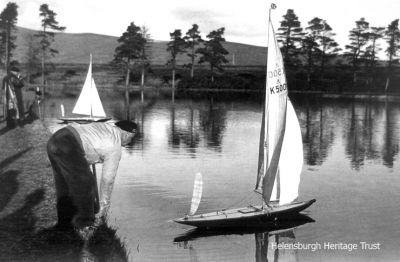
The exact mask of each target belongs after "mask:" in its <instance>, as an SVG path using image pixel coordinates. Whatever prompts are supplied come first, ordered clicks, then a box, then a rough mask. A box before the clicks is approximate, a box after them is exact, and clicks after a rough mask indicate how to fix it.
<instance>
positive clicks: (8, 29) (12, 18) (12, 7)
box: [0, 2, 18, 72]
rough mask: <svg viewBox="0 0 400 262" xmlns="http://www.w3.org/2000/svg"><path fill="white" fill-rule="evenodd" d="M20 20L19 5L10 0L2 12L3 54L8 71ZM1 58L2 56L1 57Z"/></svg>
mask: <svg viewBox="0 0 400 262" xmlns="http://www.w3.org/2000/svg"><path fill="white" fill-rule="evenodd" d="M17 20H18V5H17V4H16V3H12V2H9V3H8V4H7V6H6V7H5V8H4V10H3V11H2V12H1V14H0V29H1V31H2V32H1V39H2V41H1V48H0V52H1V56H2V57H3V59H4V69H5V71H6V72H7V71H8V69H9V65H10V59H11V57H12V50H14V49H15V48H16V45H15V39H16V37H15V36H14V35H13V31H14V30H16V24H17ZM0 59H1V58H0Z"/></svg>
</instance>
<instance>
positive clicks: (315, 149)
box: [296, 99, 335, 166]
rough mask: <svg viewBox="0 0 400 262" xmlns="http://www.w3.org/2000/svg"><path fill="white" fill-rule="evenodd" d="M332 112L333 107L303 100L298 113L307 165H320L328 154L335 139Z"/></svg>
mask: <svg viewBox="0 0 400 262" xmlns="http://www.w3.org/2000/svg"><path fill="white" fill-rule="evenodd" d="M300 108H301V107H300ZM296 109H297V108H296ZM333 113H335V111H334V108H329V107H326V106H324V105H322V104H318V103H315V101H313V100H311V101H310V99H306V100H305V101H304V108H303V110H302V111H300V113H298V115H299V121H300V123H301V124H302V127H303V130H302V131H303V132H302V135H303V143H304V151H305V161H306V163H307V164H308V165H311V166H314V165H321V164H322V163H323V162H324V160H325V159H326V158H327V156H328V152H329V150H330V148H331V146H332V144H333V142H334V139H335V131H334V128H335V127H334V123H333V122H332V115H333Z"/></svg>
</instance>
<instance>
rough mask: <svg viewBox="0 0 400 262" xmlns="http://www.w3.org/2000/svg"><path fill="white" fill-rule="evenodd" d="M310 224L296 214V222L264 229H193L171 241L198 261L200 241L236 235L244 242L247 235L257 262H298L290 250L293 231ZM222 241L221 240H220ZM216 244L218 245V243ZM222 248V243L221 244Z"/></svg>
mask: <svg viewBox="0 0 400 262" xmlns="http://www.w3.org/2000/svg"><path fill="white" fill-rule="evenodd" d="M313 222H315V221H314V220H313V219H311V218H310V217H308V216H305V215H298V217H297V219H296V220H290V221H281V222H280V223H279V224H275V225H269V226H266V227H263V228H235V229H215V230H205V229H194V230H190V231H188V232H187V233H185V234H183V235H181V236H178V237H176V238H175V239H174V242H175V243H177V244H178V246H179V247H182V248H184V249H187V250H188V251H189V256H190V261H199V258H198V256H197V251H196V246H197V241H198V240H199V239H201V238H207V237H218V236H224V239H227V240H228V241H229V236H233V235H237V236H242V237H241V238H243V241H246V240H247V237H246V236H247V235H254V246H255V256H254V257H255V261H256V262H268V261H276V262H278V261H298V256H297V250H296V249H295V248H290V246H293V244H294V243H295V242H296V236H295V230H296V229H297V228H298V227H300V226H302V225H305V224H307V223H313ZM221 241H223V240H222V239H221ZM218 243H221V242H220V241H218ZM279 244H284V245H286V247H288V246H289V248H282V247H281V246H280V245H279ZM199 245H201V243H199ZM217 245H218V244H217ZM222 246H223V243H221V247H222ZM221 252H222V251H221Z"/></svg>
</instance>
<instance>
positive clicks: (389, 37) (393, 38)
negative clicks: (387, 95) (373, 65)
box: [385, 19, 400, 91]
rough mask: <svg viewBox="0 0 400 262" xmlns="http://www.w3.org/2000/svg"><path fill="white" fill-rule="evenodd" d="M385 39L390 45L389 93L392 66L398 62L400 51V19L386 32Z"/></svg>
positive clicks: (387, 81) (388, 52)
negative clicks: (399, 52)
mask: <svg viewBox="0 0 400 262" xmlns="http://www.w3.org/2000/svg"><path fill="white" fill-rule="evenodd" d="M385 38H386V41H387V43H388V48H387V49H386V53H387V55H388V58H389V60H388V66H387V78H386V88H385V90H386V91H387V89H388V87H389V82H390V75H391V71H392V65H393V64H394V63H395V62H398V59H396V58H397V57H398V55H397V52H398V51H399V50H400V30H399V19H396V20H393V21H392V22H391V23H390V24H389V25H388V27H387V29H386V31H385Z"/></svg>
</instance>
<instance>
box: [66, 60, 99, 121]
mask: <svg viewBox="0 0 400 262" xmlns="http://www.w3.org/2000/svg"><path fill="white" fill-rule="evenodd" d="M72 113H74V114H81V115H88V116H90V117H105V116H106V113H105V112H104V109H103V105H102V103H101V100H100V96H99V93H98V92H97V88H96V84H95V83H94V79H93V77H92V55H90V63H89V69H88V73H87V76H86V80H85V84H84V85H83V88H82V91H81V94H80V95H79V98H78V101H77V102H76V104H75V107H74V109H73V110H72Z"/></svg>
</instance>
